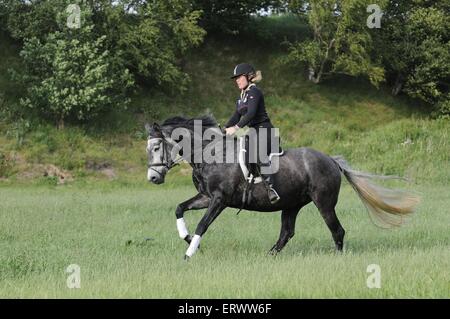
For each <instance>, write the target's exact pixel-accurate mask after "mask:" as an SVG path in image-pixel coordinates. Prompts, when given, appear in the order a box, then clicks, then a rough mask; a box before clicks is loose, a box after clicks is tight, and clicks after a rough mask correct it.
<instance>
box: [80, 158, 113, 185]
mask: <svg viewBox="0 0 450 319" xmlns="http://www.w3.org/2000/svg"><path fill="white" fill-rule="evenodd" d="M85 167H86V169H87V170H90V171H95V172H99V173H101V174H103V175H105V176H106V177H107V178H108V179H110V180H112V179H115V178H116V177H117V174H116V172H115V170H114V168H113V165H112V163H111V162H109V161H106V160H95V159H89V160H87V161H86V165H85Z"/></svg>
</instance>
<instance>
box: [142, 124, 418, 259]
mask: <svg viewBox="0 0 450 319" xmlns="http://www.w3.org/2000/svg"><path fill="white" fill-rule="evenodd" d="M199 122H200V123H201V125H202V131H204V130H206V129H215V130H219V131H220V127H219V125H218V123H217V122H216V121H215V119H214V118H213V117H212V116H203V117H198V118H185V117H180V116H176V117H171V118H169V119H167V120H165V121H164V122H163V123H162V124H161V125H160V124H158V123H154V124H153V125H149V124H146V125H145V127H146V130H147V132H148V140H147V156H148V172H147V179H148V181H149V182H151V183H154V184H162V183H164V180H165V175H166V174H167V172H168V171H169V170H170V169H171V168H172V167H174V166H175V165H176V164H177V163H176V162H177V161H176V160H174V159H173V156H170V154H172V153H178V155H180V156H181V159H185V160H186V159H191V158H192V157H193V156H195V155H196V153H198V152H201V151H202V150H204V148H205V144H206V143H205V141H202V143H201V144H200V147H197V148H195V147H193V148H192V149H191V150H190V152H186V153H184V154H183V151H179V152H178V149H177V148H175V147H176V146H177V145H178V143H179V142H180V141H181V140H182V138H180V139H174V138H172V137H171V135H172V132H174V130H175V129H184V130H186V132H188V133H190V134H192V135H195V134H197V135H198V132H197V133H195V129H194V123H199ZM197 138H198V136H197ZM220 138H223V139H226V138H229V137H227V136H226V135H224V134H223V132H221V133H220ZM234 138H236V137H234ZM238 144H239V143H235V146H234V150H233V151H234V154H235V155H233V159H234V161H233V162H232V163H228V162H227V163H221V162H220V163H219V162H212V163H206V162H199V163H196V162H194V161H192V160H190V161H188V162H189V164H190V165H191V167H192V180H193V183H194V186H195V187H196V189H197V191H198V193H197V194H196V195H195V196H194V197H192V198H190V199H188V200H186V201H184V202H182V203H180V204H178V206H177V208H176V211H175V215H176V219H177V220H176V224H177V229H178V233H179V236H180V238H181V239H183V240H184V241H186V242H187V243H188V245H189V247H188V249H187V250H186V253H185V255H184V258H185V259H189V258H190V257H192V256H193V255H194V253H195V252H196V251H197V249H198V247H199V245H200V240H201V238H202V237H203V236H204V234H205V232H206V231H207V229H208V227H209V226H210V225H211V224H212V223H213V221H214V220H215V219H216V218H217V217H218V216H219V215H220V213H221V212H222V211H223V210H224V209H225V208H227V207H230V208H243V209H246V210H250V211H258V212H276V211H281V230H280V235H279V238H278V240H277V242H276V243H275V244H274V245H273V247H272V248H271V249H270V250H269V253H270V254H275V255H276V254H277V253H279V252H280V251H281V250H282V249H283V248H284V247H285V245H286V244H287V243H288V241H289V240H290V239H291V238H292V237H293V236H294V232H295V221H296V218H297V215H298V213H299V211H300V210H301V208H302V207H304V206H305V205H307V204H309V203H310V202H313V203H314V205H315V206H316V207H317V208H318V210H319V212H320V214H321V216H322V218H323V219H324V221H325V224H326V225H327V226H328V228H329V230H330V232H331V235H332V238H333V240H334V243H335V247H336V250H337V251H338V252H341V251H342V250H343V247H344V236H345V230H344V228H343V227H342V225H341V223H340V222H339V219H338V218H337V216H336V211H335V206H336V204H337V201H338V196H339V190H340V185H341V175H344V176H345V177H346V179H347V180H348V182H349V183H350V185H351V186H352V187H353V189H354V190H355V191H356V193H357V194H358V195H359V197H360V199H361V201H362V202H363V203H364V205H365V206H366V208H367V209H368V211H369V216H371V217H372V221H373V222H374V223H375V224H376V225H377V226H380V227H384V228H390V227H395V226H399V225H401V224H402V223H403V222H404V220H405V218H406V217H407V216H408V215H410V214H411V213H412V212H413V211H414V209H415V206H416V205H417V204H418V202H419V201H420V198H419V197H418V196H417V195H415V194H413V193H411V192H406V191H402V190H395V189H389V188H384V187H381V186H378V185H376V184H374V183H372V182H371V180H372V179H373V178H398V177H396V176H381V175H373V174H369V173H364V172H360V171H356V170H353V169H352V168H351V167H350V166H349V165H348V163H347V162H346V160H345V159H344V158H343V157H342V156H328V155H326V154H324V153H322V152H319V151H317V150H314V149H312V148H307V147H299V148H290V149H286V150H285V151H284V154H283V155H282V156H281V157H279V168H278V172H277V173H276V175H275V177H274V187H275V189H276V190H277V192H278V194H279V195H280V197H281V199H280V200H279V201H278V202H277V203H275V204H271V203H270V202H269V199H268V196H267V191H266V189H265V187H264V185H262V184H255V185H253V191H252V196H251V198H249V200H248V201H247V202H245V203H243V202H242V195H243V192H244V190H245V187H246V184H247V182H248V181H247V180H246V179H245V178H244V175H243V173H242V171H241V167H240V165H239V163H238V156H237V154H238V149H239V145H238ZM188 153H189V154H188ZM205 208H206V212H205V214H204V216H203V217H202V218H201V220H200V222H199V223H198V225H197V228H196V230H195V233H194V236H192V235H191V234H190V233H189V231H188V229H187V226H186V223H185V221H184V213H185V212H186V211H189V210H199V209H205Z"/></svg>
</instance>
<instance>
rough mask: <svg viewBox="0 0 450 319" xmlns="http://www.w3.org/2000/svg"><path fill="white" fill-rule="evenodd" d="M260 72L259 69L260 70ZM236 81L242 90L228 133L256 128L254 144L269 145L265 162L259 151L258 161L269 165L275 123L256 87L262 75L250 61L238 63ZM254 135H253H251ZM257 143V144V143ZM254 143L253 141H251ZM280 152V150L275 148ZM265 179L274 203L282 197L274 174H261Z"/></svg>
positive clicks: (235, 72)
mask: <svg viewBox="0 0 450 319" xmlns="http://www.w3.org/2000/svg"><path fill="white" fill-rule="evenodd" d="M258 72H259V71H258ZM231 78H232V79H234V80H235V81H236V84H237V86H238V88H239V89H240V90H241V96H240V98H239V99H238V101H237V103H236V110H235V112H234V114H233V115H232V116H231V118H230V120H229V121H228V122H227V124H225V129H226V134H227V135H232V134H234V133H235V132H236V131H237V130H239V129H240V128H243V127H244V126H246V125H247V126H249V127H250V128H254V129H255V132H256V136H255V137H256V140H253V141H252V142H253V143H254V144H253V145H258V146H259V145H263V144H262V143H264V142H265V143H264V144H265V145H267V159H266V160H265V162H263V161H262V158H260V155H259V151H258V152H257V154H258V160H257V161H258V163H259V164H260V165H261V166H269V165H270V163H269V162H268V156H269V155H270V153H271V137H272V138H274V130H272V129H273V125H272V123H271V121H270V118H269V115H268V114H267V112H266V107H265V104H264V96H263V93H262V92H261V90H260V89H259V88H257V87H256V84H255V82H258V81H259V80H261V75H260V74H257V72H255V69H254V68H253V66H251V65H250V64H248V63H241V64H238V65H237V66H236V67H235V68H234V71H233V76H232V77H231ZM261 128H262V129H265V130H267V134H262V135H261V134H260V129H261ZM250 136H252V135H250ZM261 138H266V139H267V140H266V141H261ZM255 143H257V144H255ZM250 145H252V143H250ZM275 152H279V150H275ZM247 154H248V152H247ZM261 175H262V176H263V178H264V180H265V184H266V186H267V191H268V195H269V200H270V202H271V203H272V204H274V203H276V202H277V201H278V200H279V199H280V197H279V196H278V194H277V192H276V191H275V189H274V188H273V178H272V174H261Z"/></svg>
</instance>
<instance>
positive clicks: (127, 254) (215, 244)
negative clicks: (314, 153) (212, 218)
mask: <svg viewBox="0 0 450 319" xmlns="http://www.w3.org/2000/svg"><path fill="white" fill-rule="evenodd" d="M411 187H413V186H411V185H409V188H411ZM413 188H414V189H415V190H418V191H421V192H422V193H423V202H422V204H421V205H420V207H419V209H418V211H417V213H416V214H415V215H414V217H413V219H412V220H411V221H410V222H409V223H408V224H406V225H405V226H403V227H402V228H399V229H395V230H382V229H378V228H376V227H375V226H373V225H372V224H371V222H370V219H369V218H368V216H367V213H366V212H365V210H364V208H363V205H362V204H361V203H360V202H359V199H358V198H357V196H356V194H354V193H353V190H352V189H351V188H350V187H349V186H348V185H347V184H344V187H343V189H342V191H341V196H340V201H339V204H338V207H337V211H338V216H339V218H340V220H341V223H342V224H343V226H344V228H345V229H346V231H347V236H346V247H345V252H344V253H343V254H336V253H335V252H334V247H333V243H332V240H331V236H330V233H329V232H328V229H327V228H326V226H325V224H324V222H323V220H322V218H321V217H320V215H319V213H318V211H317V210H316V208H315V207H314V206H312V205H308V206H307V207H305V208H304V209H303V210H302V212H301V214H300V215H299V218H298V219H297V229H296V236H295V237H294V238H293V239H292V240H291V241H290V242H289V243H288V245H287V246H286V248H285V250H284V251H283V252H282V253H281V254H279V255H278V256H277V257H273V256H268V255H266V253H267V251H268V249H269V248H270V247H271V246H272V245H273V244H274V242H275V241H276V239H277V236H278V232H279V227H280V225H279V218H280V217H279V213H255V212H247V211H244V212H241V214H240V215H239V216H236V215H235V210H232V209H227V210H226V211H225V212H224V213H222V215H221V216H220V217H219V218H218V219H217V220H216V222H215V223H214V224H213V225H212V226H211V227H210V229H209V230H208V232H207V233H206V235H205V237H204V239H203V241H202V246H201V250H200V251H199V252H198V253H197V254H196V255H195V256H194V257H193V258H192V259H191V260H190V261H189V262H186V261H184V260H183V259H182V256H183V255H184V252H185V249H186V248H187V246H186V244H185V243H184V242H183V241H181V240H180V239H179V238H178V234H177V231H176V227H175V216H174V211H175V207H176V205H177V203H178V202H180V201H182V200H184V199H186V198H188V197H189V196H191V195H193V194H194V192H195V190H194V188H193V187H188V186H180V187H173V186H170V185H167V186H166V185H161V186H153V185H145V184H143V185H141V186H139V187H119V186H117V187H110V186H106V185H104V186H89V187H77V186H60V187H49V186H29V187H19V186H7V187H6V186H2V187H0V198H1V200H0V211H2V214H1V215H0V297H8V298H9V297H13V298H15V297H25V298H26V297H33V298H34V297H43V298H49V297H50V298H54V297H56V298H59V297H68V298H79V297H89V298H90V297H100V298H101V297H114V298H115V297H119V298H122V297H132V298H135V297H137V298H150V297H151V298H188V297H196V298H208V297H210V298H218V297H220V298H234V297H236V298H241V297H242V298H244V297H245V298H311V297H318V298H323V297H329V298H352V297H356V298H370V297H375V298H376V297H385V298H394V297H395V298H397V297H405V298H411V297H413V298H415V297H427V298H428V297H447V298H448V297H449V296H450V293H449V289H450V273H449V269H450V249H449V248H450V237H449V235H450V233H449V225H450V214H449V213H450V211H449V207H450V198H449V196H448V188H446V187H444V186H436V187H426V188H425V187H422V188H417V187H413ZM202 213H203V212H202V211H198V212H190V213H187V214H186V220H187V223H188V227H189V229H190V230H191V231H193V230H194V229H195V226H196V223H197V222H198V221H199V219H200V217H201V215H202ZM70 264H77V265H79V266H80V271H81V288H80V289H69V288H67V286H66V279H67V277H68V276H69V274H68V273H66V272H65V271H66V268H67V267H68V266H69V265H70ZM369 264H378V265H379V266H380V267H381V288H380V289H377V288H375V289H369V288H367V286H366V280H367V277H368V276H369V275H370V274H369V273H368V272H367V266H368V265H369Z"/></svg>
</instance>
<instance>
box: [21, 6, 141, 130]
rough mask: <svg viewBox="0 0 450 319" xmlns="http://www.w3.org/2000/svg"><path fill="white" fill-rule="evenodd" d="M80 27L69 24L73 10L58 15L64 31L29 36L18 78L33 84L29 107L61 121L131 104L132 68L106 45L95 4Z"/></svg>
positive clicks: (29, 89) (26, 100)
mask: <svg viewBox="0 0 450 319" xmlns="http://www.w3.org/2000/svg"><path fill="white" fill-rule="evenodd" d="M82 13H83V14H82V19H83V23H82V24H81V27H80V28H79V29H69V28H68V27H64V24H65V23H66V21H67V15H65V14H61V15H60V16H59V17H58V23H59V24H60V29H61V31H56V32H53V33H50V34H48V35H47V36H46V37H45V38H44V39H43V40H40V39H38V38H37V37H33V38H31V39H25V44H24V47H23V49H22V51H21V57H22V59H23V62H24V66H25V67H24V69H22V70H20V71H18V72H15V74H14V77H15V78H16V79H17V80H18V81H19V82H20V83H22V84H23V85H24V86H25V87H27V97H26V98H24V99H22V100H21V103H22V105H23V106H24V107H26V108H30V109H34V110H36V111H37V113H38V114H40V115H42V116H44V117H46V118H49V119H53V120H55V121H56V122H57V123H58V125H59V126H63V125H64V122H65V121H66V120H70V121H74V120H78V121H85V120H88V119H91V118H95V117H97V116H98V115H99V114H101V112H104V111H106V110H108V109H110V108H115V107H126V105H127V103H128V99H127V98H126V94H127V90H128V89H129V88H130V87H131V86H132V84H133V81H132V77H131V75H130V73H129V71H128V70H127V69H126V68H124V67H122V66H121V65H118V64H117V59H115V57H114V55H113V54H111V52H110V51H109V50H107V49H106V48H105V36H100V37H98V36H97V35H96V34H95V33H94V32H93V29H94V26H93V24H92V20H91V17H92V13H91V11H90V9H85V10H84V11H83V12H82Z"/></svg>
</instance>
